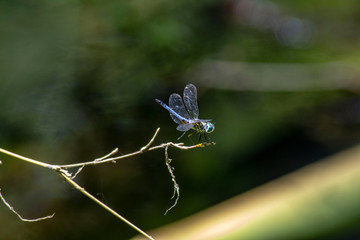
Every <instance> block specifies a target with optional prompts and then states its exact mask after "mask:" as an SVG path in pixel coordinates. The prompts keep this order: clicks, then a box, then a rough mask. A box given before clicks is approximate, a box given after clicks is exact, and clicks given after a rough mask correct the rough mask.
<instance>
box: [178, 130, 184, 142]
mask: <svg viewBox="0 0 360 240" xmlns="http://www.w3.org/2000/svg"><path fill="white" fill-rule="evenodd" d="M185 133H186V131H185V132H183V133H182V134H181V136H180V137H178V139H177V140H179V139H180V138H182V137H183V136H184V135H185Z"/></svg>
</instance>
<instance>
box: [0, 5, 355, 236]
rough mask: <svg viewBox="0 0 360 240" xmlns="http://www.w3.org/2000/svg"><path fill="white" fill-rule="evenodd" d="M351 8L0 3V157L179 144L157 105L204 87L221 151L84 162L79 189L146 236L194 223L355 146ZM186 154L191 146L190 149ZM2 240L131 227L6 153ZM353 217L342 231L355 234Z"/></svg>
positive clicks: (68, 155) (0, 169) (74, 158)
mask: <svg viewBox="0 0 360 240" xmlns="http://www.w3.org/2000/svg"><path fill="white" fill-rule="evenodd" d="M359 27H360V3H359V2H358V1H355V0H353V1H350V0H347V1H335V0H332V1H309V0H305V1H304V0H301V1H281V0H277V1H271V2H269V1H255V0H253V1H252V0H232V1H213V0H200V1H144V0H134V1H0V107H1V111H0V147H1V148H4V149H7V150H9V151H12V152H15V153H18V154H21V155H23V156H27V157H30V158H33V159H37V160H39V161H44V162H48V163H52V164H69V163H76V162H84V161H90V160H93V159H95V158H97V157H101V156H104V155H106V154H107V153H109V152H110V151H112V150H113V149H114V148H116V147H118V148H119V150H120V153H123V154H125V153H130V152H132V151H136V150H138V149H140V148H141V147H142V146H144V145H145V144H146V143H147V142H148V140H149V139H150V138H151V136H152V135H153V134H154V132H155V130H156V128H157V127H161V131H160V133H159V136H158V138H157V139H156V141H155V143H154V144H160V143H163V142H169V141H174V142H175V141H176V139H177V137H178V136H179V135H180V132H178V131H176V124H175V123H173V122H172V120H171V119H170V117H169V115H168V113H167V112H166V111H165V110H164V109H163V108H162V107H160V106H159V105H158V104H156V103H155V101H154V99H155V98H158V99H162V100H163V101H164V102H167V99H168V97H169V95H170V94H171V93H173V92H177V93H180V94H181V93H182V91H183V89H184V87H185V85H186V84H187V83H193V84H195V85H196V86H197V87H198V98H199V99H198V102H199V108H200V117H201V118H204V119H213V122H214V123H215V126H216V129H215V131H214V132H213V133H211V135H210V137H211V139H212V140H213V141H215V142H216V145H215V146H211V147H207V148H201V149H194V150H189V151H181V150H178V149H170V150H169V154H170V158H172V159H173V162H172V165H173V166H174V167H175V175H176V179H177V181H178V183H179V184H180V193H181V195H180V200H179V202H178V205H177V206H176V207H175V208H174V209H172V210H171V211H170V212H169V213H168V214H167V215H166V216H164V215H163V214H164V212H165V210H166V209H167V208H168V207H170V206H171V205H172V203H173V200H170V197H171V195H172V191H173V188H172V187H173V186H172V182H171V179H170V176H169V173H168V172H167V168H166V166H165V164H164V160H165V158H164V152H163V150H157V151H153V152H148V153H145V154H143V155H138V156H135V157H132V158H128V159H124V160H121V161H118V162H117V164H106V165H101V166H96V167H87V168H85V169H84V170H83V172H82V173H81V174H80V175H79V176H78V177H77V179H76V180H77V182H78V183H79V184H81V185H82V186H84V187H85V189H87V190H88V191H89V192H91V193H93V194H94V195H96V196H97V197H98V198H99V199H100V200H102V201H104V202H105V203H106V204H108V205H109V206H110V207H112V208H114V209H115V210H116V211H118V212H119V213H120V214H122V215H123V216H124V217H126V218H127V219H129V220H130V221H132V222H133V223H135V224H136V225H137V226H139V227H140V228H142V229H143V230H149V229H152V228H156V227H159V226H162V225H165V224H167V223H170V222H172V221H175V220H178V219H181V218H183V217H186V216H189V215H191V214H194V213H196V212H198V211H200V210H203V209H206V208H208V207H210V206H212V205H215V204H217V203H219V202H221V201H224V200H226V199H228V198H230V197H233V196H235V195H238V194H241V193H243V192H245V191H247V190H250V189H252V188H254V187H257V186H260V185H261V184H264V183H266V182H268V181H271V180H273V179H276V178H278V177H280V176H283V175H285V174H287V173H289V172H291V171H294V170H296V169H298V168H300V167H302V166H305V165H307V164H309V163H311V162H315V161H317V160H319V159H321V158H323V157H326V156H330V155H332V154H334V153H336V152H338V151H340V150H344V149H347V148H349V147H351V146H353V145H355V144H356V143H358V142H359V139H360V98H359V95H358V94H359V89H360V80H359V77H360V69H359V67H358V62H359V57H360V46H359V45H360V41H359V40H360V39H359V37H360V31H359ZM182 141H184V142H185V143H186V144H187V145H191V144H192V141H194V142H196V141H197V138H196V137H194V138H192V141H191V140H190V139H188V138H187V137H184V138H183V139H182ZM0 159H1V161H2V165H1V166H0V187H1V190H2V193H3V194H4V196H5V197H6V199H7V200H8V201H9V202H10V203H11V204H12V206H13V207H15V209H17V210H18V212H19V213H21V214H22V215H23V216H24V217H27V218H36V217H41V216H45V215H48V214H51V213H53V212H56V214H55V217H54V218H53V219H51V220H46V221H42V222H37V223H24V222H21V221H20V220H19V219H18V218H17V217H16V216H15V215H13V214H12V213H11V212H10V211H9V210H8V209H7V208H6V207H5V205H2V206H1V207H0V226H1V232H0V235H1V236H0V238H1V239H50V238H51V239H89V238H92V239H114V238H117V239H127V238H129V237H131V236H134V235H135V234H136V232H135V231H134V230H133V229H131V228H129V227H128V226H127V225H125V224H124V223H122V222H120V221H119V220H117V219H115V218H114V217H113V216H111V215H110V214H109V213H107V212H105V211H104V210H103V209H101V208H100V207H99V206H97V205H96V204H94V203H93V202H91V201H90V200H89V199H87V198H86V197H85V196H83V195H82V194H80V193H79V192H78V191H76V190H74V189H73V188H72V187H71V186H70V185H68V184H67V183H65V182H64V181H63V179H61V178H59V177H58V176H57V175H56V174H54V173H52V172H50V171H48V170H46V169H43V168H40V167H37V166H33V165H30V164H27V163H25V162H22V161H20V160H17V159H14V158H11V157H8V156H5V155H1V156H0ZM353 227H354V222H352V224H349V225H346V224H344V226H342V227H341V229H340V230H339V231H337V232H336V234H335V235H333V237H334V238H335V239H345V238H348V239H352V237H356V236H357V237H360V233H356V231H355V232H354V228H353Z"/></svg>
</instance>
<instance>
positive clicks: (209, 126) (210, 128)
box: [204, 122, 215, 133]
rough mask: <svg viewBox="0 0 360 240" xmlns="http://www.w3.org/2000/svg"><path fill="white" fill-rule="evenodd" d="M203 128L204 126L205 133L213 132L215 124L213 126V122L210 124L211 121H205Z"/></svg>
mask: <svg viewBox="0 0 360 240" xmlns="http://www.w3.org/2000/svg"><path fill="white" fill-rule="evenodd" d="M204 128H205V131H206V132H207V133H211V132H213V131H214V130H215V126H214V124H212V123H211V122H207V123H206V124H205V126H204Z"/></svg>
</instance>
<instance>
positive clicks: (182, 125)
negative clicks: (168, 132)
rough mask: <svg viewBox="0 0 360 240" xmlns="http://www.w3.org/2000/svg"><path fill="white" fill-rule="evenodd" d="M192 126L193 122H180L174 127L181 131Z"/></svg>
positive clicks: (187, 129)
mask: <svg viewBox="0 0 360 240" xmlns="http://www.w3.org/2000/svg"><path fill="white" fill-rule="evenodd" d="M193 126H194V124H193V123H186V124H180V125H178V126H177V127H176V129H177V130H179V131H181V132H186V131H189V130H190V129H191V128H192V127H193Z"/></svg>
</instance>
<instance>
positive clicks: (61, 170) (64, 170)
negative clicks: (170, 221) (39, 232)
mask: <svg viewBox="0 0 360 240" xmlns="http://www.w3.org/2000/svg"><path fill="white" fill-rule="evenodd" d="M159 131H160V128H158V129H157V130H156V131H155V133H154V135H153V137H152V138H151V139H150V141H149V142H148V143H147V144H146V145H145V146H144V147H142V148H141V149H140V150H138V151H136V152H133V153H129V154H125V155H121V156H118V157H112V156H113V155H115V154H116V153H117V152H118V149H117V148H116V149H114V150H113V151H112V152H110V153H109V154H107V155H105V156H103V157H100V158H97V159H95V160H93V161H88V162H82V163H75V164H65V165H54V164H48V163H44V162H41V161H37V160H34V159H31V158H27V157H24V156H21V155H18V154H16V153H12V152H10V151H7V150H5V149H2V148H0V152H2V153H4V154H7V155H10V156H12V157H15V158H18V159H20V160H23V161H26V162H29V163H32V164H35V165H38V166H41V167H44V168H48V169H50V170H53V171H55V172H56V173H57V174H59V175H60V176H61V177H63V178H64V179H65V180H66V181H67V182H68V183H69V184H71V185H72V186H74V187H75V188H76V189H77V190H78V191H80V192H81V193H82V194H84V195H86V196H87V197H88V198H90V199H91V200H92V201H94V202H95V203H97V204H99V205H100V206H101V207H103V208H105V209H106V210H107V211H108V212H110V213H111V214H113V215H114V216H116V217H117V218H119V219H121V220H122V221H124V222H125V223H126V224H128V225H129V226H130V227H132V228H133V229H135V230H136V231H138V232H139V233H141V234H142V235H144V236H145V237H147V238H148V239H153V238H152V237H151V236H150V235H148V234H147V233H145V232H144V231H142V230H141V229H140V228H138V227H137V226H135V225H134V224H133V223H131V222H130V221H129V220H127V219H126V218H124V217H123V216H121V215H120V214H118V213H117V212H116V211H114V210H113V209H111V208H110V207H108V206H107V205H106V204H104V203H103V202H101V201H100V200H98V199H97V198H96V197H94V196H93V195H91V194H90V193H89V192H87V191H86V190H85V189H84V188H82V187H81V186H80V185H78V184H77V183H76V182H75V181H74V180H73V179H75V178H76V176H77V175H78V174H79V173H80V172H81V171H82V169H83V168H84V167H86V166H89V165H98V164H103V163H110V162H112V163H115V162H116V161H117V160H120V159H123V158H128V157H132V156H135V155H138V154H142V153H144V152H147V151H152V150H156V149H160V148H164V149H165V163H166V166H167V168H168V170H169V173H170V175H171V180H172V181H173V183H174V194H173V197H172V198H174V197H176V199H175V203H174V204H173V205H172V206H171V207H170V208H169V209H168V210H166V212H165V214H166V213H167V212H168V211H169V210H170V209H172V208H173V207H174V206H175V205H176V204H177V201H178V199H179V196H180V189H179V185H178V184H177V182H176V181H175V175H174V173H173V170H174V169H173V168H172V167H171V166H170V162H171V159H170V158H169V156H168V148H169V147H174V148H178V149H182V150H189V149H193V148H198V147H205V146H209V145H215V143H213V142H211V143H200V144H196V145H193V146H184V144H183V143H172V142H168V143H162V144H160V145H157V146H153V147H150V146H151V145H152V144H153V142H154V140H155V138H156V136H157V135H158V133H159ZM71 168H78V169H77V171H76V172H75V173H71V172H70V171H69V169H71ZM0 197H1V199H2V201H3V202H4V203H5V205H6V206H7V207H8V208H9V209H10V210H11V211H13V212H14V213H15V214H16V215H17V216H18V217H19V218H20V219H21V220H22V221H28V222H33V221H40V220H44V219H48V218H51V217H53V216H54V214H53V215H50V216H46V217H43V218H36V219H33V220H31V219H25V218H22V217H21V216H20V214H18V213H17V212H16V211H15V210H14V208H13V207H11V205H10V204H9V203H7V202H6V201H5V199H4V197H3V196H2V195H1V192H0Z"/></svg>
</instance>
